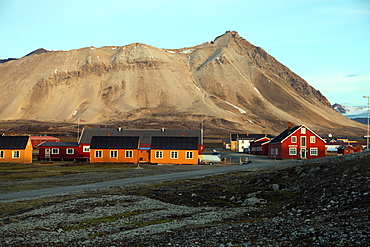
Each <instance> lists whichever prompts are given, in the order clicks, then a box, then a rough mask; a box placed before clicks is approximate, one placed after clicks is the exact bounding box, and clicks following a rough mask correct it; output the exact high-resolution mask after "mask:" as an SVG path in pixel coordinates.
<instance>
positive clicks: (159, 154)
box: [155, 151, 163, 159]
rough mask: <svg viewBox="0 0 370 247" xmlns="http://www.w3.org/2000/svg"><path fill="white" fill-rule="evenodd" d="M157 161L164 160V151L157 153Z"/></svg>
mask: <svg viewBox="0 0 370 247" xmlns="http://www.w3.org/2000/svg"><path fill="white" fill-rule="evenodd" d="M155 158H156V159H163V151H155Z"/></svg>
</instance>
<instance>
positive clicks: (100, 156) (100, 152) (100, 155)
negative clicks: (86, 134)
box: [95, 150, 103, 158]
mask: <svg viewBox="0 0 370 247" xmlns="http://www.w3.org/2000/svg"><path fill="white" fill-rule="evenodd" d="M102 157H103V151H101V150H95V158H102Z"/></svg>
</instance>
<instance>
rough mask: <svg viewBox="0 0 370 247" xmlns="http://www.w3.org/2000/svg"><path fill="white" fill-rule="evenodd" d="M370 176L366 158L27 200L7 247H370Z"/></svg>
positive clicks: (2, 221)
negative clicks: (369, 246)
mask: <svg viewBox="0 0 370 247" xmlns="http://www.w3.org/2000/svg"><path fill="white" fill-rule="evenodd" d="M369 169H370V155H369V152H363V153H360V154H355V155H346V156H342V157H335V158H326V159H319V160H314V161H305V162H304V163H303V164H301V165H298V166H295V167H287V168H283V169H275V170H269V171H257V172H238V173H233V174H226V175H218V176H213V177H207V178H199V179H191V180H180V181H170V182H164V183H160V184H154V185H141V186H134V187H116V188H108V189H104V190H97V191H91V192H86V193H85V194H70V195H64V196H59V197H55V198H44V199H43V198H40V199H38V200H32V201H31V200H30V201H23V202H18V203H24V204H25V205H26V206H24V207H23V208H22V209H17V210H13V211H11V210H10V211H9V210H8V212H7V213H6V214H3V215H2V217H1V218H0V236H1V239H0V245H1V246H220V247H221V246H368V245H369V243H370V227H369V226H370V219H369V205H370V172H369ZM14 203H16V202H14ZM14 203H13V204H14ZM11 204H12V203H7V204H6V205H8V206H9V207H11V206H14V205H11Z"/></svg>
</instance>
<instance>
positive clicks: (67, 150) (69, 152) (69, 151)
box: [66, 148, 75, 155]
mask: <svg viewBox="0 0 370 247" xmlns="http://www.w3.org/2000/svg"><path fill="white" fill-rule="evenodd" d="M66 154H71V155H72V154H75V150H74V148H67V149H66Z"/></svg>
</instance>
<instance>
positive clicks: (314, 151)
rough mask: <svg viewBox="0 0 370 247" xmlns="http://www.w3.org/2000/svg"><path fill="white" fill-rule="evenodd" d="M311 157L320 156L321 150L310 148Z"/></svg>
mask: <svg viewBox="0 0 370 247" xmlns="http://www.w3.org/2000/svg"><path fill="white" fill-rule="evenodd" d="M310 155H311V156H317V155H319V149H318V148H310Z"/></svg>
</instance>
